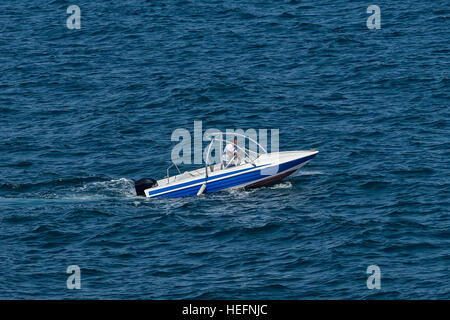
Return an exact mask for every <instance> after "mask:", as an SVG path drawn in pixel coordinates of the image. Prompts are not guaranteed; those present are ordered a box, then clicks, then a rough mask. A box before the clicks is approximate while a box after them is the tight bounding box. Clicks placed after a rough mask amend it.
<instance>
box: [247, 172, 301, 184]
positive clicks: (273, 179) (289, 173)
mask: <svg viewBox="0 0 450 320" xmlns="http://www.w3.org/2000/svg"><path fill="white" fill-rule="evenodd" d="M295 171H297V169H295V170H291V171H288V172H285V173H283V174H280V175H277V176H272V177H270V178H267V179H264V180H261V181H258V182H256V183H252V184H250V185H248V186H245V188H257V187H262V186H265V185H266V184H271V183H274V182H277V181H280V180H283V179H284V178H286V177H288V176H290V175H291V174H293V173H294V172H295Z"/></svg>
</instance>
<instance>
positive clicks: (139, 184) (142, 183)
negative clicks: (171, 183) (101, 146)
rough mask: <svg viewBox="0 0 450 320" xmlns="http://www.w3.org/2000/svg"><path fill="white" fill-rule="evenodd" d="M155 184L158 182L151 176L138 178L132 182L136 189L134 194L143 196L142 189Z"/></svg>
mask: <svg viewBox="0 0 450 320" xmlns="http://www.w3.org/2000/svg"><path fill="white" fill-rule="evenodd" d="M157 185H158V182H156V180H155V179H152V178H143V179H139V180H137V181H135V182H134V187H135V189H136V195H138V196H144V197H145V193H144V190H145V189H148V188H151V187H156V186H157Z"/></svg>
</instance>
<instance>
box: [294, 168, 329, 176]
mask: <svg viewBox="0 0 450 320" xmlns="http://www.w3.org/2000/svg"><path fill="white" fill-rule="evenodd" d="M318 174H323V172H322V171H308V170H303V171H301V170H299V171H297V173H295V174H294V175H293V177H298V176H314V175H318Z"/></svg>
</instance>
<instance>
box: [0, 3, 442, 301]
mask: <svg viewBox="0 0 450 320" xmlns="http://www.w3.org/2000/svg"><path fill="white" fill-rule="evenodd" d="M72 4H73V5H78V6H79V7H80V9H81V29H79V30H77V29H72V30H70V29H68V28H67V26H66V19H67V18H68V17H69V14H67V12H66V9H67V7H68V6H69V5H72ZM372 4H374V5H378V6H379V7H380V9H381V29H378V30H377V29H374V30H369V29H368V28H367V26H366V20H367V18H368V17H369V16H370V14H368V13H367V12H366V10H367V7H368V6H369V5H372ZM449 17H450V2H449V1H448V0H442V1H418V0H417V1H385V0H378V1H374V2H367V1H344V0H333V1H331V0H319V1H300V0H298V1H296V0H291V1H252V0H248V1H241V0H237V1H215V0H212V1H197V0H185V1H160V0H151V1H144V0H123V1H87V0H73V1H37V0H30V1H2V2H1V3H0V298H1V299H185V298H192V299H260V298H261V299H450V281H449V277H450V231H449V228H450V200H449V199H450V164H449V158H450V123H449V119H450V109H449V105H450V103H449V101H450V80H449V75H450V37H449V34H450V19H449ZM194 121H202V122H203V129H204V130H206V129H208V128H217V129H220V130H225V129H228V128H241V129H244V130H246V129H249V128H255V129H260V128H269V129H270V128H274V129H279V133H280V134H279V142H280V143H279V145H280V150H282V151H284V150H298V149H312V148H316V149H318V150H319V151H320V153H319V154H318V156H317V157H316V158H314V159H313V160H312V161H311V162H310V163H309V164H308V165H307V166H306V167H304V169H303V170H302V171H300V172H299V173H298V174H297V175H296V176H294V177H291V178H289V179H288V180H286V181H283V182H280V183H278V184H275V185H272V186H269V187H264V188H260V189H254V190H251V191H232V192H219V193H215V194H211V195H206V196H202V197H190V198H176V199H162V200H158V199H153V200H146V199H143V198H139V197H136V196H135V193H134V187H133V180H135V179H138V178H142V177H154V178H162V177H163V176H164V175H165V174H166V171H165V170H166V167H167V166H168V165H169V164H170V159H171V158H170V157H171V150H172V148H173V147H174V146H175V143H174V142H172V141H171V134H172V132H173V130H175V129H176V128H186V129H187V130H189V131H190V132H193V125H194ZM70 265H78V266H79V267H80V270H81V289H80V290H76V289H74V290H69V289H67V287H66V280H67V278H68V277H69V274H67V273H66V269H67V267H68V266H70ZM370 265H377V266H379V268H380V270H381V289H379V290H377V289H373V290H369V289H368V288H367V285H366V281H367V278H368V277H369V275H368V274H367V273H366V269H367V267H368V266H370Z"/></svg>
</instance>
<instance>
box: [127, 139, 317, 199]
mask: <svg viewBox="0 0 450 320" xmlns="http://www.w3.org/2000/svg"><path fill="white" fill-rule="evenodd" d="M223 135H231V136H240V137H244V139H248V140H249V141H250V142H252V143H255V144H256V145H257V146H258V148H259V152H255V151H252V150H248V149H246V148H242V147H240V146H236V148H237V149H238V150H239V151H241V152H242V159H241V160H240V161H237V159H234V158H233V159H232V161H230V162H229V163H228V164H227V165H226V166H224V165H223V163H222V152H220V163H218V164H211V163H210V162H211V157H210V153H211V149H212V146H213V143H214V142H216V141H218V142H220V144H219V150H222V143H223V142H226V141H225V140H224V139H223ZM211 136H214V137H213V138H212V139H211V143H210V144H209V147H208V149H207V155H206V160H205V166H204V167H202V168H200V169H197V170H192V171H186V172H184V173H181V171H180V169H179V168H178V166H177V165H176V164H175V163H173V164H171V165H170V166H169V167H168V168H167V170H166V172H167V176H166V177H165V178H163V179H160V180H158V181H155V180H153V179H146V180H145V181H143V180H139V181H137V182H136V192H137V194H138V195H145V196H146V197H148V198H160V197H184V196H195V195H201V194H207V193H211V192H215V191H220V190H226V189H232V188H254V187H260V186H264V185H267V184H271V183H274V182H277V181H279V180H282V179H284V178H286V177H288V176H289V175H291V174H293V173H294V172H296V171H297V170H298V169H300V168H301V167H302V166H304V165H305V164H306V163H308V162H309V161H310V160H311V159H312V158H314V157H315V156H316V154H317V153H319V151H317V150H301V151H284V152H273V153H267V151H266V149H265V148H264V147H263V146H262V145H261V144H259V143H258V142H257V141H255V140H253V139H252V138H250V137H248V136H245V135H243V134H239V133H225V132H218V133H213V134H211ZM217 136H219V137H220V138H217ZM261 152H262V153H261ZM173 166H175V167H176V169H177V170H178V173H179V174H177V175H175V176H170V175H169V172H170V169H171V168H172V167H173ZM146 181H150V182H149V183H147V182H146Z"/></svg>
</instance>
